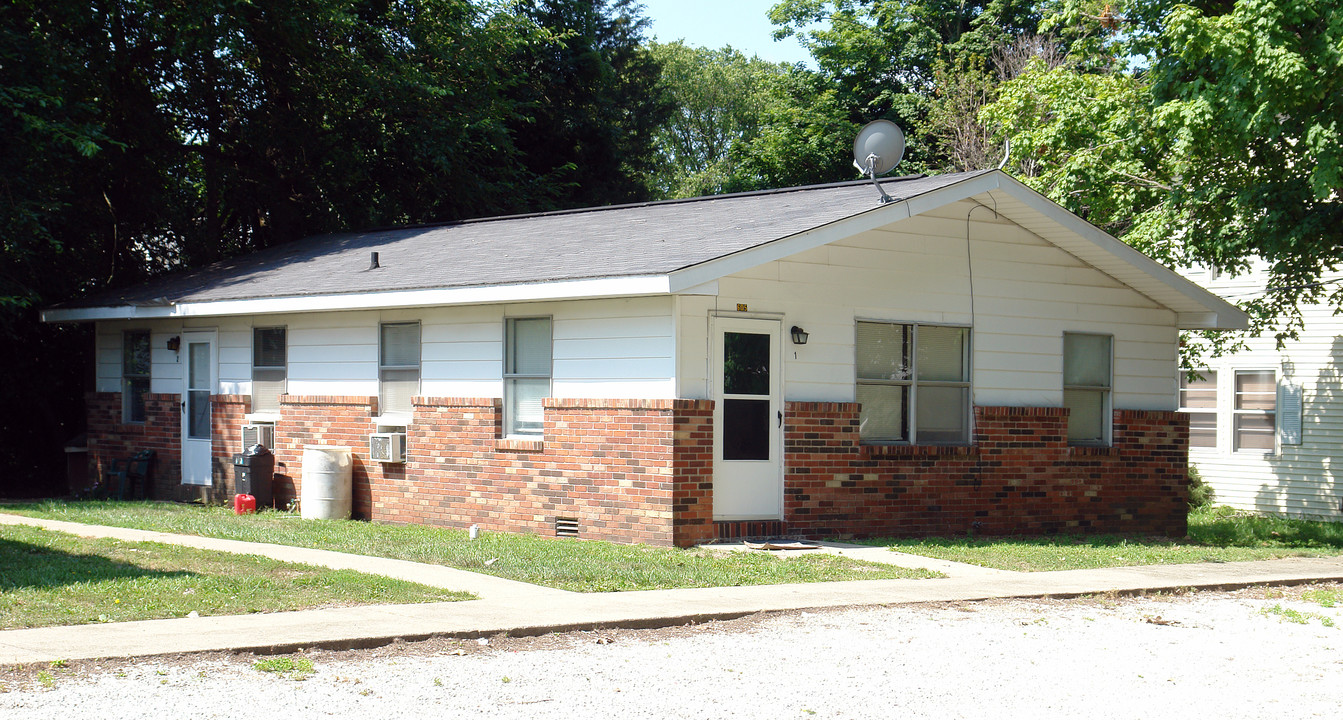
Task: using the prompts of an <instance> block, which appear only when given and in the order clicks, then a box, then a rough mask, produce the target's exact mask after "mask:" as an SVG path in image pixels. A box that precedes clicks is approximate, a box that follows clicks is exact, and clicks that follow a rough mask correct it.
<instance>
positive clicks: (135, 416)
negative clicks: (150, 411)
mask: <svg viewBox="0 0 1343 720" xmlns="http://www.w3.org/2000/svg"><path fill="white" fill-rule="evenodd" d="M149 375H150V351H149V331H148V330H127V331H126V332H124V333H122V335H121V419H122V421H123V422H128V423H142V422H144V421H145V396H146V395H148V394H149Z"/></svg>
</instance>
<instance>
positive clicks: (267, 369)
mask: <svg viewBox="0 0 1343 720" xmlns="http://www.w3.org/2000/svg"><path fill="white" fill-rule="evenodd" d="M287 349H288V348H287V343H286V340H285V329H284V328H282V327H270V328H252V412H272V413H274V412H280V396H281V395H283V394H284V391H285V379H286V377H287V374H288V373H287V370H286V362H285V360H286V355H287Z"/></svg>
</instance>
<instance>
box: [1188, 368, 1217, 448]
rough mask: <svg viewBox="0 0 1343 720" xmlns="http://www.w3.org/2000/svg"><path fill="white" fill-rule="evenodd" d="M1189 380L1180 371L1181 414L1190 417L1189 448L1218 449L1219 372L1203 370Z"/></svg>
mask: <svg viewBox="0 0 1343 720" xmlns="http://www.w3.org/2000/svg"><path fill="white" fill-rule="evenodd" d="M1199 375H1200V377H1199V378H1197V379H1194V380H1190V379H1189V373H1188V372H1186V371H1184V370H1181V371H1180V412H1182V413H1187V414H1188V415H1189V447H1191V448H1210V449H1211V448H1216V447H1217V371H1215V370H1203V371H1200V372H1199Z"/></svg>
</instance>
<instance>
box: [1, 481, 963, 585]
mask: <svg viewBox="0 0 1343 720" xmlns="http://www.w3.org/2000/svg"><path fill="white" fill-rule="evenodd" d="M0 512H11V513H15V514H22V515H30V516H34V517H44V518H51V519H55V520H69V521H72V522H82V523H91V524H95V525H114V526H118V527H134V528H142V529H145V530H159V531H163V532H174V533H184V534H188V535H204V536H207V537H218V538H228V539H231V540H248V541H253V542H269V543H277V544H280V545H296V546H300V547H310V548H320V549H324V550H336V551H340V552H348V553H356V554H360V555H374V556H379V557H389V558H397V559H400V560H413V561H415V562H425V563H434V564H438V565H447V566H449V567H455V568H461V569H464V570H471V571H475V572H480V573H487V574H490V575H496V576H499V577H506V578H510V579H513V580H521V581H523V582H529V583H534V584H537V585H545V586H548V587H554V588H561V589H564V590H575V591H578V592H609V591H616V590H656V589H666V588H689V587H723V586H732V585H776V584H781V583H805V582H828V581H834V580H877V579H887V578H927V577H940V576H941V574H940V573H934V572H929V571H927V570H922V569H910V568H900V567H894V566H891V565H885V564H878V563H868V562H862V561H859V560H853V559H850V558H845V557H839V556H835V555H823V554H819V553H818V554H815V555H805V556H802V557H795V558H789V559H786V560H785V559H780V558H777V557H772V556H769V555H765V554H762V553H715V552H710V551H706V550H680V549H676V548H660V547H649V546H646V545H621V544H617V543H609V542H600V541H595V540H582V541H577V540H565V539H557V538H545V537H538V536H535V535H518V534H513V533H484V534H483V535H482V536H481V537H480V539H478V540H474V541H472V540H469V539H468V538H467V535H466V532H465V531H462V530H451V529H446V528H437V527H429V526H424V525H388V524H382V523H367V522H351V521H348V520H303V519H300V518H299V517H298V516H297V515H293V514H290V513H283V512H261V513H257V514H255V515H241V516H239V515H234V514H233V513H232V512H231V511H229V510H226V509H224V508H219V507H206V506H201V505H184V504H176V503H156V502H118V501H86V502H60V501H47V502H42V503H36V504H16V505H5V506H0Z"/></svg>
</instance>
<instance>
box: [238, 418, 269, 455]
mask: <svg viewBox="0 0 1343 720" xmlns="http://www.w3.org/2000/svg"><path fill="white" fill-rule="evenodd" d="M258 443H259V444H261V445H265V446H266V448H267V449H269V450H272V451H273V450H275V423H254V424H251V425H243V426H242V450H243V452H247V448H249V447H252V446H253V445H256V444H258Z"/></svg>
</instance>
